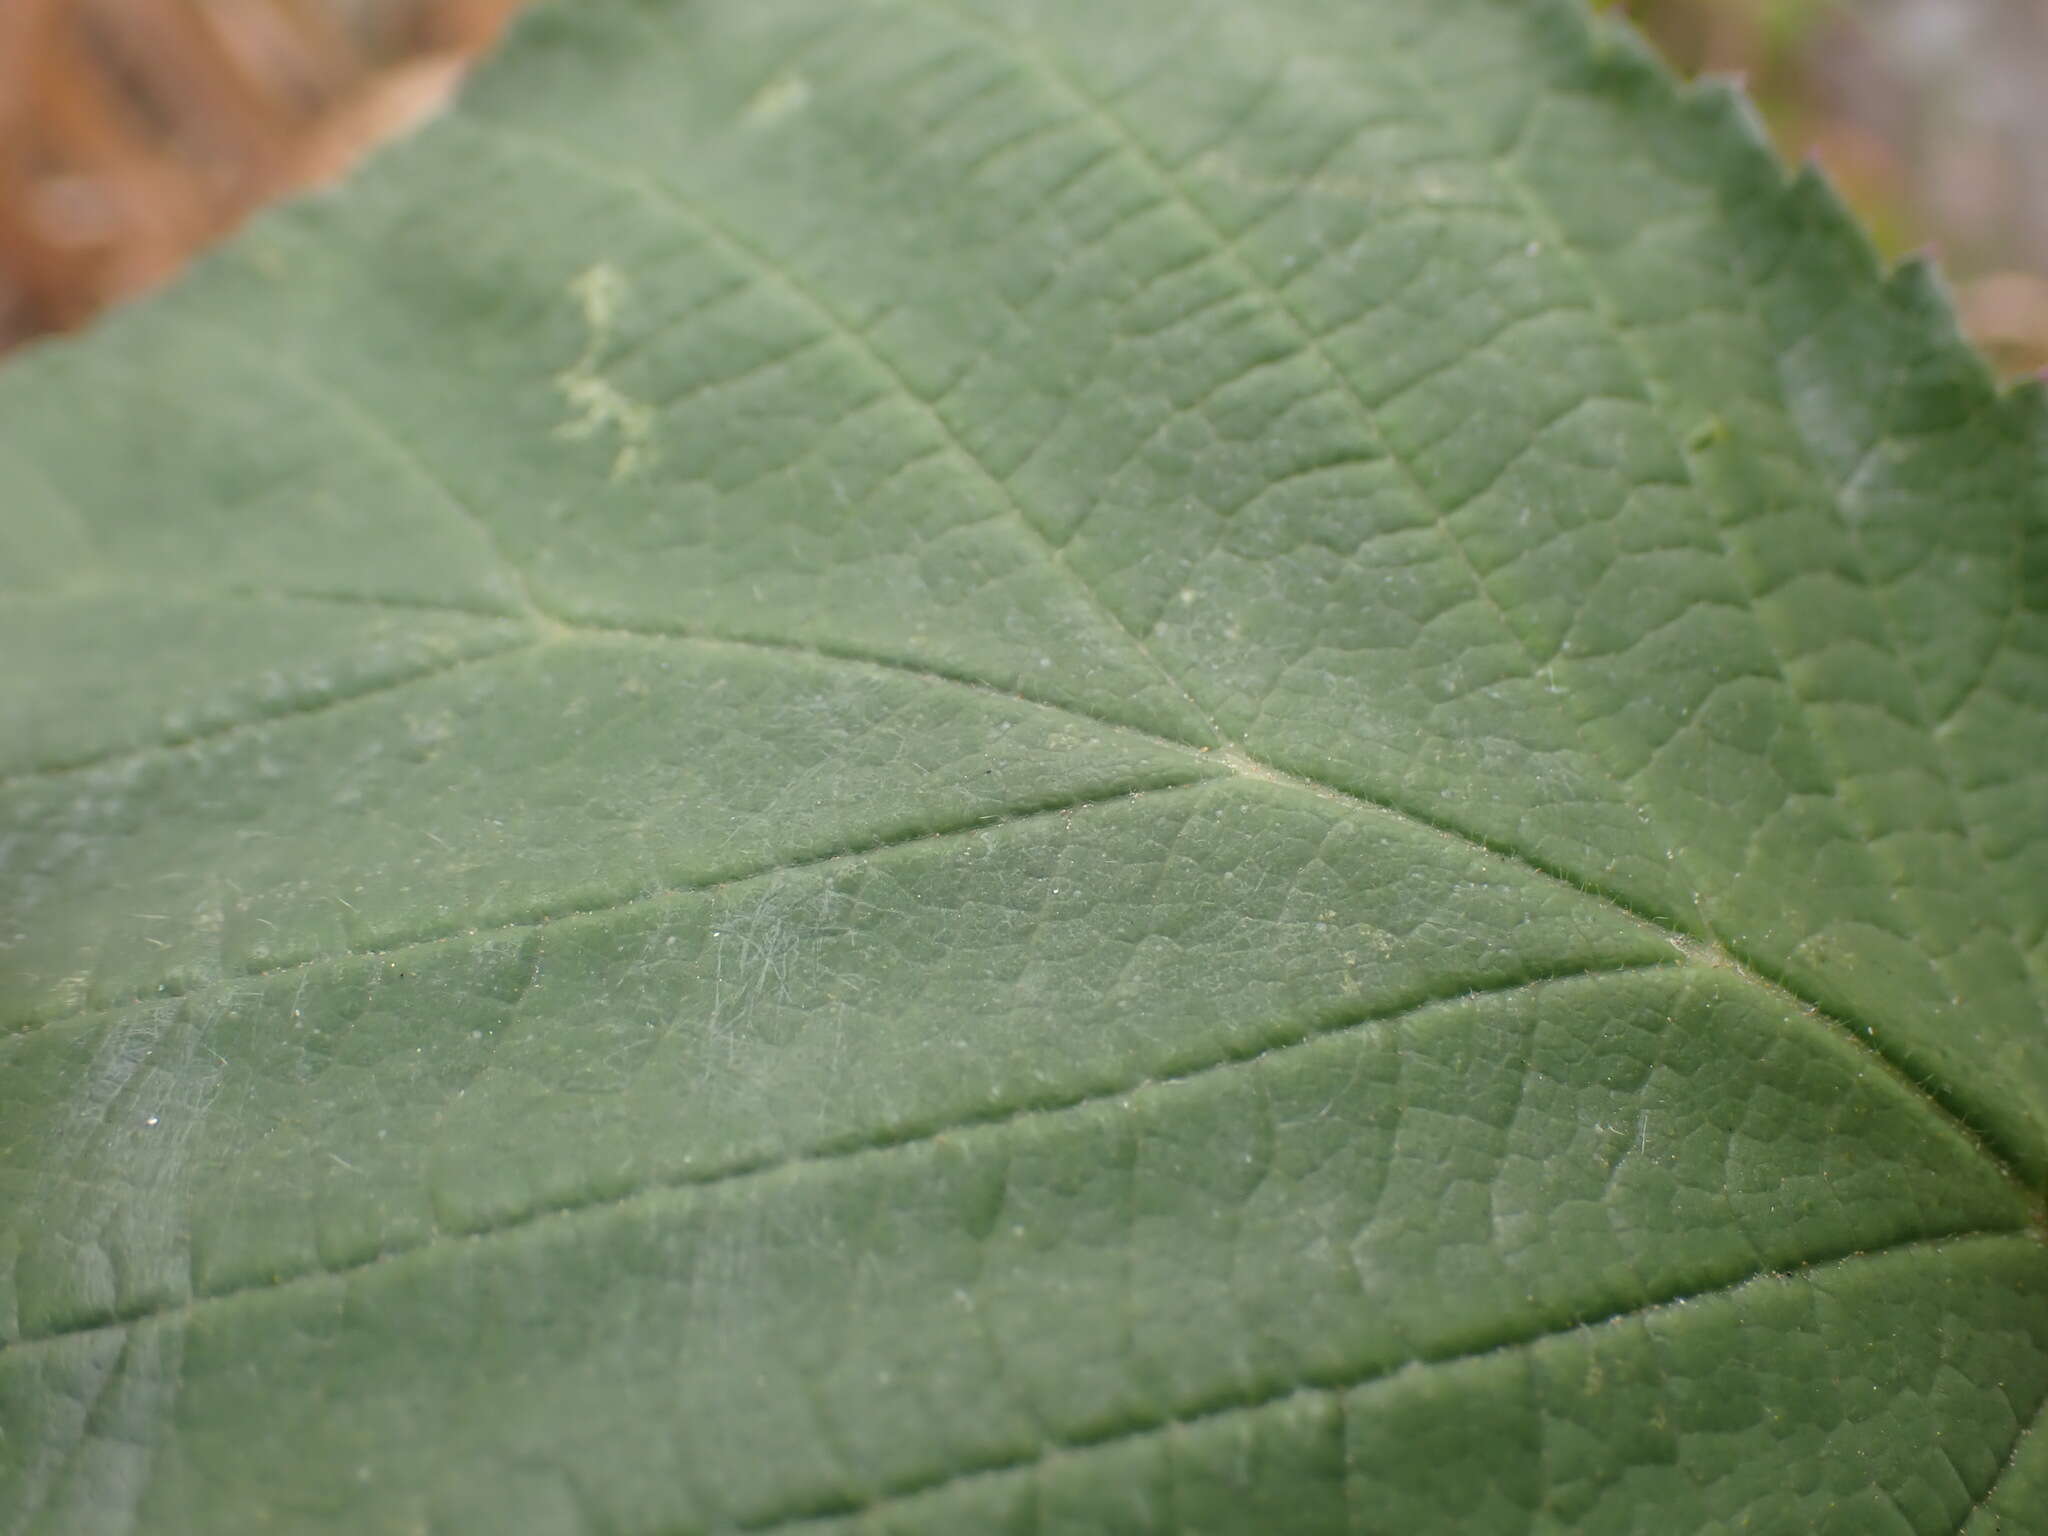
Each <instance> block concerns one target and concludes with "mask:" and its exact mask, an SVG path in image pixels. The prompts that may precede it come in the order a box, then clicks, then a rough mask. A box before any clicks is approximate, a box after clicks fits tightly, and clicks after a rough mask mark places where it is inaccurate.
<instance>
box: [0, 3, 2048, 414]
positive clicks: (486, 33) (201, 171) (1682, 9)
mask: <svg viewBox="0 0 2048 1536" xmlns="http://www.w3.org/2000/svg"><path fill="white" fill-rule="evenodd" d="M515 3H516V0H0V347H5V346H7V345H9V344H12V343H15V342H19V341H21V340H24V339H26V338H28V337H30V336H33V335H36V334H39V333H41V332H44V331H50V330H60V329H65V328H69V327H72V326H75V325H78V324H80V323H82V322H83V321H84V320H86V319H87V318H89V317H90V316H91V315H92V314H94V313H95V312H97V311H98V310H99V309H100V308H101V307H103V306H104V305H105V304H107V303H109V302H112V301H113V300H115V299H118V298H120V297H122V296H123V295H125V294H129V293H132V292H135V291H136V290H138V289H140V288H143V287H146V286H148V285H149V284H151V283H154V282H157V281H159V280H161V279H162V278H163V277H164V276H166V275H167V274H168V273H170V272H172V271H174V270H175V269H176V267H177V265H178V263H179V262H180V261H181V260H182V259H183V258H184V256H185V255H186V253H188V252H189V251H191V250H192V249H193V248H195V247H196V246H198V245H201V244H203V243H204V242H206V241H208V240H211V239H213V238H216V237H217V236H218V235H219V234H221V233H222V232H224V231H225V230H226V229H228V228H230V227H232V226H233V224H234V223H236V222H237V221H238V220H239V219H240V218H241V217H242V216H243V215H244V214H245V213H246V212H247V211H248V210H249V209H250V208H251V207H253V206H255V205H256V204H257V203H259V202H262V201H263V200H265V199H268V198H271V197H274V196H276V195H278V194H279V193H281V192H283V191H285V190H287V189H289V188H291V187H293V186H295V185H300V184H303V183H306V182H308V181H314V180H320V179H324V178H328V177H331V176H334V175H336V174H338V173H339V172H340V171H341V170H343V169H345V168H346V166H347V165H348V164H349V163H350V162H351V160H352V159H353V158H354V156H355V155H356V154H358V153H359V152H360V151H361V150H362V149H363V148H365V147H367V146H368V145H369V144H371V143H374V142H375V141H376V140H377V139H379V138H381V137H383V136H385V135H387V134H389V133H392V132H396V131H398V130H399V129H401V128H403V127H405V126H407V125H408V124H409V123H411V122H413V121H415V120H417V118H418V117H420V116H421V115H423V114H424V113H425V112H428V111H430V110H431V109H432V108H433V106H434V105H436V104H437V103H438V102H439V101H440V100H442V99H443V98H444V96H445V93H446V92H447V91H448V89H450V88H451V86H452V85H453V84H454V82H455V81H456V80H457V78H458V77H459V74H460V70H461V67H462V64H463V62H464V61H465V60H466V59H467V58H468V57H470V56H471V55H472V54H474V53H475V52H476V51H478V50H480V49H482V48H483V47H485V46H487V45H488V44H489V43H490V41H491V40H492V39H493V38H494V37H495V36H496V35H497V33H498V31H499V29H500V27H501V25H502V24H503V22H504V20H505V17H506V15H507V14H508V13H509V12H510V10H511V9H512V8H513V6H514V4H515ZM762 3H768V0H762ZM1606 3H1608V4H1609V5H1610V6H1611V7H1612V8H1617V9H1621V10H1625V11H1626V12H1628V13H1629V14H1630V15H1631V16H1633V17H1634V18H1635V20H1636V21H1637V22H1638V24H1640V25H1641V26H1642V27H1643V28H1644V29H1645V30H1646V31H1648V32H1649V34H1650V35H1651V36H1652V37H1653V38H1655V39H1656V40H1657V41H1658V42H1659V44H1660V45H1662V46H1663V48H1664V49H1665V51H1666V53H1667V54H1668V55H1669V56H1670V57H1671V58H1672V60H1673V62H1674V63H1676V64H1677V65H1678V67H1679V68H1680V69H1682V70H1684V71H1686V72H1688V73H1692V72H1696V71H1699V70H1703V69H1704V70H1712V71H1716V72H1720V73H1733V74H1739V75H1742V76H1744V77H1745V78H1746V79H1747V80H1748V82H1749V84H1750V88H1751V90H1752V92H1753V93H1754V94H1755V96H1756V98H1757V100H1758V103H1759V105H1760V106H1761V107H1762V108H1763V110H1764V113H1765V116H1766V117H1767V118H1768V119H1769V120H1770V122H1771V125H1772V128H1773V130H1774V131H1775V133H1776V134H1777V136H1778V139H1779V141H1780V143H1781V144H1782V145H1783V146H1784V148H1785V150H1786V152H1787V154H1788V156H1790V157H1792V158H1795V159H1796V158H1800V157H1806V156H1811V157H1813V158H1816V159H1818V160H1819V161H1821V162H1822V163H1823V164H1824V165H1825V166H1826V167H1827V168H1828V170H1829V171H1830V173H1831V174H1832V175H1833V176H1834V178H1835V180H1836V183H1837V185H1839V186H1840V187H1841V188H1842V189H1843V191H1844V193H1845V194H1846V196H1847V197H1848V198H1849V200H1850V201H1851V202H1852V203H1853V204H1854V205H1855V206H1856V208H1857V211H1858V212H1859V213H1860V214H1861V216H1862V217H1863V219H1864V221H1865V223H1866V224H1868V225H1869V226H1870V228H1871V229H1872V230H1873V232H1874V234H1875V236H1876V238H1877V240H1878V243H1879V245H1880V246H1881V247H1882V248H1883V249H1884V250H1885V252H1886V254H1887V255H1890V256H1897V255H1900V254H1903V253H1904V252H1906V251H1908V250H1914V249H1920V248H1931V249H1932V250H1934V251H1935V252H1936V253H1937V254H1938V255H1939V257H1940V258H1941V261H1942V264H1943V266H1944V268H1945V269H1946V270H1947V272H1948V274H1949V277H1950V280H1951V281H1952V282H1953V283H1954V284H1955V286H1956V289H1957V294H1958V298H1959V301H1960V303H1961V305H1962V309H1963V315H1964V320H1965V324H1966V325H1967V327H1968V328H1969V329H1970V330H1971V332H1972V333H1973V334H1974V335H1975V336H1976V337H1977V338H1978V340H1979V341H1980V342H1982V343H1983V344H1984V345H1985V346H1986V347H1987V348H1988V349H1989V350H1990V351H1991V353H1992V355H1993V357H1994V359H1995V360H1996V361H1997V363H1998V364H1999V365H2000V366H2001V367H2002V368H2003V369H2004V370H2005V371H2007V372H2009V373H2020V372H2024V371H2030V370H2034V369H2041V368H2048V0H1853V3H1851V0H1606Z"/></svg>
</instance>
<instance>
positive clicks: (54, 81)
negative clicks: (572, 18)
mask: <svg viewBox="0 0 2048 1536" xmlns="http://www.w3.org/2000/svg"><path fill="white" fill-rule="evenodd" d="M512 8H513V0H0V346H6V345H8V344H10V343H12V342H18V341H20V340H23V339H25V338H27V337H30V336H33V335H36V334H38V333H40V332H43V331H49V330H63V329H68V328H70V327H72V326H76V325H78V324H80V323H82V322H83V321H85V320H86V319H88V318H90V317H91V316H92V315H93V314H95V313H97V312H98V311H99V310H100V309H101V308H103V307H104V306H105V305H107V304H109V303H111V302H113V301H114V300H116V299H119V298H121V297H123V296H125V295H128V294H131V293H134V292H136V291H137V290H139V289H142V288H145V287H147V286H149V285H150V284H152V283H155V282H158V281H161V280H162V279H163V278H164V277H166V276H168V275H169V274H170V273H172V272H174V271H175V270H176V269H177V268H178V266H179V265H180V263H182V262H183V261H184V259H185V258H186V257H187V256H188V255H189V254H190V253H191V252H192V251H193V250H195V249H196V248H198V247H199V246H201V245H204V244H206V243H208V242H210V241H212V240H214V239H217V238H218V237H219V236H220V235H221V234H223V233H225V232H226V231H227V230H228V229H230V228H232V227H233V226H234V225H235V224H236V223H237V222H239V221H240V220H241V219H242V217H243V216H244V215H246V214H247V213H248V212H249V210H250V209H252V208H254V207H256V206H257V205H259V204H260V203H263V202H265V201H267V200H268V199H270V198H273V197H276V196H278V195H279V194H281V193H283V192H285V191H287V190H289V189H291V188H293V187H298V186H304V185H307V184H309V183H312V182H317V181H321V180H325V179H328V178H330V177H332V176H334V175H337V174H339V173H340V172H341V171H342V170H344V169H345V168H346V167H347V166H348V165H349V164H351V163H352V162H353V161H354V159H355V158H356V156H357V155H358V154H360V153H361V152H362V150H363V149H365V148H366V147H368V146H369V145H371V144H374V143H375V142H377V141H378V140H379V139H381V138H384V137H385V136H387V135H388V134H390V133H392V132H395V131H397V130H398V129H400V128H402V127H404V126H406V125H408V124H409V123H411V122H412V121H415V120H417V119H418V118H419V117H420V116H422V115H424V114H425V113H427V112H430V111H431V110H432V109H433V108H434V106H435V105H436V104H438V103H439V102H440V101H441V100H443V99H444V98H445V96H446V94H447V92H448V90H449V89H450V88H451V87H452V86H453V84H454V82H455V80H456V79H457V78H458V77H459V75H460V72H461V70H462V68H463V66H464V65H465V63H466V62H467V60H468V59H469V58H470V57H472V56H473V55H474V54H475V53H476V52H477V51H479V50H480V49H482V48H483V47H485V46H486V45H488V44H489V42H490V41H491V40H492V39H493V38H494V37H495V36H496V35H497V33H498V31H499V29H500V27H501V26H502V24H503V22H504V20H505V18H506V16H507V15H508V14H509V12H510V11H511V10H512Z"/></svg>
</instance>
